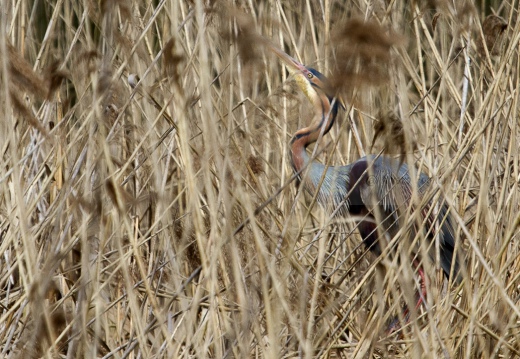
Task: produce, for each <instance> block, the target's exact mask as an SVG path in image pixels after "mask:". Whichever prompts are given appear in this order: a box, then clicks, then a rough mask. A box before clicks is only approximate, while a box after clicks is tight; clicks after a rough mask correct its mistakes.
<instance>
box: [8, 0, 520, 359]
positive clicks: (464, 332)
mask: <svg viewBox="0 0 520 359" xmlns="http://www.w3.org/2000/svg"><path fill="white" fill-rule="evenodd" d="M369 3H370V6H369ZM454 3H457V4H459V5H457V6H453V4H454ZM491 4H493V6H494V7H486V8H483V7H478V6H476V5H473V4H472V3H471V2H470V1H466V2H448V1H437V2H415V3H414V4H407V2H387V1H374V2H365V1H361V0H354V1H350V2H344V1H339V0H322V1H284V2H248V1H238V2H231V1H200V0H195V1H171V2H162V1H155V2H137V1H133V2H132V1H101V2H95V1H83V2H74V1H70V2H69V1H63V2H62V1H49V0H44V1H39V2H34V1H28V0H21V1H17V2H13V5H12V8H10V9H4V8H2V11H1V14H0V16H1V17H2V21H1V22H0V23H1V24H2V26H1V30H0V31H1V34H0V54H1V55H0V59H1V61H0V63H1V64H2V67H1V69H0V73H1V76H0V80H1V83H2V90H1V91H0V102H1V104H0V109H1V112H2V114H1V116H2V121H1V123H2V128H1V131H0V136H1V138H2V140H1V141H0V147H1V150H2V159H1V168H2V175H1V176H0V203H1V205H0V253H1V254H2V256H1V258H0V304H1V305H0V353H1V354H0V356H1V357H5V358H31V357H49V358H50V357H53V358H54V357H68V358H75V357H85V358H91V357H99V358H110V357H116V358H153V357H168V358H175V357H194V358H210V357H211V358H224V357H227V358H230V357H267V358H289V357H306V358H310V357H331V358H337V357H340V358H354V357H355V358H381V357H395V358H402V357H408V358H419V357H425V358H448V357H450V358H511V357H514V356H519V355H520V354H519V353H520V344H519V343H520V341H519V338H520V309H519V308H520V305H519V303H518V301H519V298H520V290H519V288H520V259H519V258H520V253H519V252H520V250H519V246H518V241H519V240H520V238H519V234H520V230H519V225H520V191H519V181H520V168H519V166H520V158H519V147H520V146H519V144H520V126H519V120H518V118H519V117H518V110H519V108H520V106H519V102H518V100H519V94H518V89H519V86H518V85H519V81H520V80H519V76H518V73H519V68H520V62H519V50H518V49H519V41H520V23H519V22H518V10H517V8H516V7H517V5H516V3H515V5H514V6H513V4H512V3H511V2H509V1H504V2H502V1H496V2H494V1H491ZM491 13H494V14H495V15H497V16H500V17H501V18H498V17H495V18H493V19H494V20H493V19H492V20H488V23H487V25H486V26H482V24H483V23H484V20H485V19H486V17H487V16H488V15H489V14H491ZM364 20H367V21H368V23H364ZM495 20H496V21H495ZM489 21H495V22H494V23H496V24H497V25H493V24H494V23H491V22H489ZM505 23H507V25H506V24H505ZM261 36H263V37H265V38H268V39H270V40H271V41H273V42H274V43H275V44H277V45H279V46H281V47H283V48H284V49H285V50H287V51H288V52H289V53H290V54H291V55H293V56H294V57H295V58H299V59H301V60H302V61H303V62H305V63H306V64H308V65H311V66H313V67H315V68H317V69H319V70H320V71H321V72H323V73H324V74H326V75H329V76H330V75H331V74H333V75H332V76H333V77H334V79H335V80H336V81H338V80H341V81H340V83H336V85H337V86H338V88H340V90H341V91H345V94H346V96H347V97H348V98H349V100H350V103H351V104H353V105H354V108H351V109H349V112H348V113H341V115H340V117H341V118H340V121H339V122H340V123H339V125H336V126H335V127H334V129H333V130H332V131H331V134H330V135H329V136H326V138H324V141H323V142H322V143H321V144H320V148H323V149H325V150H326V151H324V152H323V153H322V154H321V155H320V160H321V161H323V162H327V161H330V163H332V164H346V163H349V162H351V161H353V160H355V159H356V158H358V157H359V156H360V155H361V154H362V153H365V152H369V151H370V150H371V146H372V144H373V143H374V149H373V150H372V151H373V152H376V153H377V152H379V151H381V150H383V151H385V152H387V153H388V152H393V153H395V154H396V156H402V157H406V160H407V161H408V162H414V163H415V164H416V165H417V166H418V167H420V168H421V170H422V171H424V172H426V173H428V174H430V175H431V176H432V177H433V178H434V186H435V188H436V189H437V190H439V191H440V193H442V195H443V196H444V197H446V199H447V201H448V203H449V205H450V207H451V208H452V210H453V212H455V213H456V215H455V221H456V222H457V223H458V227H459V229H458V233H457V236H458V237H459V238H461V239H463V247H464V251H465V253H466V258H465V263H466V267H465V269H466V272H467V276H466V279H465V281H464V283H463V285H462V286H461V287H460V288H456V287H449V288H447V287H446V283H445V282H444V281H443V278H442V276H441V275H440V274H439V273H440V272H439V270H437V269H436V268H435V267H432V268H428V266H427V269H428V271H429V273H430V279H431V283H430V286H429V293H430V296H429V298H428V304H427V305H426V306H425V307H423V308H421V309H420V310H419V311H418V312H417V313H413V316H412V317H413V320H412V322H411V323H410V324H409V325H408V326H406V328H404V330H403V334H402V338H397V337H396V336H387V335H386V334H385V328H386V322H387V321H388V320H389V319H390V318H392V317H394V316H395V315H396V313H398V312H399V307H400V306H401V304H402V303H403V302H406V301H410V300H411V298H412V299H413V295H414V294H413V290H412V289H411V288H413V286H412V285H411V283H412V280H413V277H412V276H411V275H410V274H411V273H410V270H409V269H410V268H409V267H408V266H406V265H405V264H401V263H406V261H399V262H398V261H397V260H396V259H395V260H394V259H390V258H386V259H383V260H381V263H382V266H376V265H375V263H376V262H377V259H376V258H374V257H373V256H372V255H364V254H363V253H364V250H363V248H362V246H360V239H359V238H358V235H357V234H356V231H355V225H353V223H352V221H349V223H347V224H344V223H334V222H331V221H330V218H328V216H327V215H326V214H324V213H323V212H322V210H321V209H320V208H318V206H317V205H313V206H310V207H309V204H311V203H312V200H311V198H309V197H307V195H305V194H303V193H302V192H301V191H299V189H298V188H297V187H296V186H295V184H294V181H292V176H293V174H292V171H291V169H290V166H289V164H288V157H287V153H288V142H289V139H290V137H291V134H292V133H294V131H295V130H296V129H297V128H299V127H302V126H305V125H306V124H307V121H308V120H309V118H308V113H309V111H311V109H310V107H309V105H308V104H306V102H305V98H304V97H303V96H302V95H301V93H300V91H299V90H298V89H297V88H296V87H295V85H294V84H293V83H292V82H291V81H290V79H287V78H286V73H285V70H283V67H282V66H281V65H280V64H279V63H278V62H277V60H276V59H275V58H274V57H273V56H272V55H271V54H270V53H269V52H268V51H265V49H264V47H263V46H262V45H261V41H260V40H259V39H260V37H261ZM483 39H485V41H483ZM484 45H487V46H484ZM489 46H492V48H488V47H489ZM130 74H138V75H139V77H140V79H141V80H140V82H139V83H136V82H133V83H132V84H131V85H130V84H129V83H128V81H127V76H128V75H130ZM342 76H343V77H342ZM349 81H350V82H349ZM367 84H368V86H367ZM378 114H390V115H378ZM378 120H379V121H380V122H379V124H377V121H378ZM399 121H400V122H399ZM374 126H375V129H374ZM374 134H377V137H378V138H377V141H375V142H374ZM396 142H405V144H404V145H403V144H399V143H396ZM383 147H386V148H383ZM403 154H406V156H403ZM400 251H401V252H403V253H402V254H403V255H406V253H405V252H406V248H404V249H403V248H401V249H400ZM397 257H399V256H396V258H397ZM404 258H406V257H404ZM381 267H384V268H385V270H380V268H381ZM400 288H401V289H400Z"/></svg>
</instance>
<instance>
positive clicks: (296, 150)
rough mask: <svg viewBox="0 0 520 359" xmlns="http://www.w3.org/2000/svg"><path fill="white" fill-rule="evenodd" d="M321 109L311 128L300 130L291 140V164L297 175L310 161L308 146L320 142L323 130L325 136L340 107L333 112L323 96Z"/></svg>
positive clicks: (335, 107)
mask: <svg viewBox="0 0 520 359" xmlns="http://www.w3.org/2000/svg"><path fill="white" fill-rule="evenodd" d="M323 97H324V98H323ZM315 107H317V106H315ZM319 107H320V109H319V110H317V111H316V114H315V117H314V121H313V122H312V124H311V126H309V127H305V128H302V129H300V130H298V131H297V132H296V133H295V134H294V137H293V138H292V140H291V163H292V167H293V169H294V171H295V172H296V173H298V172H300V171H301V170H302V169H304V168H305V166H307V164H308V163H309V161H310V158H309V155H308V154H307V151H306V148H307V146H309V145H310V144H312V143H314V142H316V141H317V140H318V138H319V136H320V133H321V131H322V129H323V136H325V135H326V134H327V133H328V132H329V131H330V129H331V127H332V125H333V124H334V121H335V120H336V115H337V113H338V106H337V104H335V105H334V107H332V110H331V106H330V101H329V100H328V98H327V97H326V96H325V95H323V96H322V98H321V101H320V104H319ZM311 166H312V164H311Z"/></svg>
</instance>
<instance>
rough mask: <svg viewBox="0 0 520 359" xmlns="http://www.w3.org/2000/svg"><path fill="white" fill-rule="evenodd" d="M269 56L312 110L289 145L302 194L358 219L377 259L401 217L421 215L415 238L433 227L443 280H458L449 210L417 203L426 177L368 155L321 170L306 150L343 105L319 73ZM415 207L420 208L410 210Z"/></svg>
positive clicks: (287, 59)
mask: <svg viewBox="0 0 520 359" xmlns="http://www.w3.org/2000/svg"><path fill="white" fill-rule="evenodd" d="M271 50H272V51H273V52H274V53H275V54H276V55H277V56H278V57H279V58H280V59H281V60H282V61H283V62H284V63H285V65H286V66H287V68H288V69H289V72H291V74H293V76H294V77H295V79H296V81H297V83H298V85H299V86H300V88H301V89H302V90H303V92H304V94H305V95H306V96H307V98H308V99H309V100H310V102H311V103H312V105H313V107H314V109H315V113H314V118H313V121H312V123H311V125H310V126H309V127H305V128H302V129H299V130H298V131H297V132H296V133H295V134H294V136H293V138H292V140H291V153H290V157H291V164H292V167H293V170H294V172H295V173H296V174H298V177H299V179H300V181H301V184H302V185H303V187H304V189H305V190H306V191H307V192H309V193H310V194H311V195H314V194H316V197H317V201H318V202H319V203H320V204H321V206H322V207H323V208H324V209H325V210H327V211H328V212H329V213H334V214H335V216H337V217H348V216H355V217H356V218H359V220H358V230H359V233H360V234H361V237H362V239H363V242H364V244H365V245H366V246H367V247H368V249H370V250H371V251H373V252H374V253H375V254H377V255H380V254H381V252H382V243H381V238H380V237H387V236H389V238H393V237H394V236H395V235H396V234H397V232H398V231H399V229H400V227H401V224H402V222H403V221H402V219H403V218H404V215H405V214H406V213H411V212H412V210H419V211H420V216H419V217H420V218H419V219H418V220H417V221H416V222H417V225H415V226H411V228H413V227H415V228H414V229H412V231H413V232H414V233H416V231H417V227H419V226H422V227H423V228H421V229H422V230H423V231H424V233H425V236H424V237H425V238H427V239H428V240H429V241H432V240H433V239H434V233H435V232H436V231H435V227H437V228H438V236H439V252H440V256H439V258H440V266H441V268H442V269H443V271H444V273H445V275H446V277H448V278H449V276H450V272H451V271H452V273H454V274H455V275H456V278H458V273H459V268H460V265H459V263H458V260H457V256H455V255H454V248H455V240H454V233H455V231H454V223H453V221H452V219H451V217H450V215H449V210H448V207H447V206H446V204H445V203H443V202H442V201H439V202H436V203H437V204H438V206H437V211H433V210H432V206H433V205H434V202H433V201H431V200H430V201H428V202H427V203H426V204H424V203H423V204H421V203H420V200H421V199H422V198H423V197H424V196H425V195H426V193H427V191H428V190H429V187H430V179H429V177H428V176H427V175H425V174H424V173H417V171H416V172H415V173H414V175H413V176H412V173H411V171H410V169H409V167H408V166H407V165H406V163H401V162H400V161H398V160H396V159H392V158H390V157H387V156H374V155H369V156H366V157H363V158H360V159H358V160H357V161H355V162H353V163H351V164H348V165H345V166H325V165H323V164H321V163H319V162H316V161H313V160H311V158H310V156H309V154H308V153H307V150H306V149H307V147H308V146H309V145H311V144H312V143H314V142H316V141H317V140H318V138H319V137H320V136H324V135H326V134H327V133H328V132H329V131H330V129H331V127H332V125H333V123H334V121H335V119H336V116H337V114H338V110H339V108H340V107H341V106H342V102H341V100H340V99H337V98H334V95H333V94H332V91H331V90H330V86H329V85H328V81H327V79H326V78H325V77H324V76H323V75H322V74H321V73H319V72H318V71H316V70H315V69H312V68H308V67H305V66H304V65H302V64H300V63H299V62H298V61H296V60H295V59H293V58H292V57H290V56H289V55H287V54H286V53H284V52H283V51H281V50H279V49H278V48H276V47H272V48H271ZM412 178H414V179H415V184H414V183H413V179H412ZM414 194H415V195H416V196H417V197H413V195H414ZM414 198H415V199H416V200H414ZM416 202H417V205H418V206H420V208H414V206H415V204H416ZM434 212H435V214H434ZM430 247H431V248H434V247H435V246H430ZM430 257H432V258H435V257H436V256H435V255H433V254H432V255H431V256H430Z"/></svg>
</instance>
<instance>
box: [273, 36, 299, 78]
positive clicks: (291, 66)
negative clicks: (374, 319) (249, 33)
mask: <svg viewBox="0 0 520 359" xmlns="http://www.w3.org/2000/svg"><path fill="white" fill-rule="evenodd" d="M268 47H269V50H271V51H272V52H273V53H274V54H275V55H276V56H278V58H279V59H280V60H282V62H283V63H284V64H285V66H287V69H288V70H289V72H290V73H291V74H294V73H297V72H300V73H302V72H305V71H307V68H306V67H305V66H303V65H302V64H301V63H299V62H298V61H296V60H295V59H294V58H292V57H291V56H289V55H287V54H286V53H285V52H283V51H282V50H280V49H279V48H278V47H276V46H274V45H273V44H271V43H269V44H268Z"/></svg>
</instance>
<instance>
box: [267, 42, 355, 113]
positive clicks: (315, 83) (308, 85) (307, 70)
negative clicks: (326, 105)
mask: <svg viewBox="0 0 520 359" xmlns="http://www.w3.org/2000/svg"><path fill="white" fill-rule="evenodd" d="M270 48H271V50H272V51H273V52H274V53H275V54H276V55H277V56H278V58H280V60H282V62H283V63H284V64H285V66H286V67H287V69H288V70H289V73H290V74H291V75H292V76H293V77H294V79H295V80H296V83H297V84H298V86H299V87H300V88H301V90H302V91H303V93H304V94H305V96H307V98H308V99H309V100H310V101H311V102H312V103H313V104H314V105H315V106H321V97H322V95H325V96H326V97H327V99H328V100H329V102H330V103H332V102H333V99H334V98H336V104H335V107H337V106H338V105H340V106H342V107H343V108H345V104H344V102H343V100H342V99H341V98H340V97H338V96H337V95H335V94H334V91H333V88H332V86H331V85H330V83H329V81H328V79H327V78H326V77H325V76H324V75H323V74H322V73H321V72H319V71H317V70H315V69H313V68H312V67H307V66H305V65H303V64H301V63H300V62H298V61H296V60H295V59H294V58H292V57H291V56H289V55H287V54H286V53H285V52H283V51H282V50H280V49H278V48H277V47H274V46H270Z"/></svg>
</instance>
